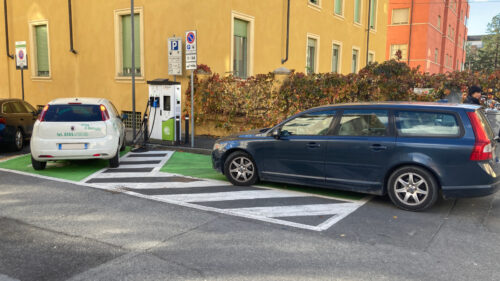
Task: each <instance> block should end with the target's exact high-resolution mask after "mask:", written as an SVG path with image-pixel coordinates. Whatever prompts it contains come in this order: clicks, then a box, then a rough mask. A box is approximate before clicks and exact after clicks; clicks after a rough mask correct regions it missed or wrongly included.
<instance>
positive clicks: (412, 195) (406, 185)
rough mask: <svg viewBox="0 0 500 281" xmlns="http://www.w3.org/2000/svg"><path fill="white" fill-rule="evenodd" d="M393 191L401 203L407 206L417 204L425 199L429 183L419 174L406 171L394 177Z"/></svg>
mask: <svg viewBox="0 0 500 281" xmlns="http://www.w3.org/2000/svg"><path fill="white" fill-rule="evenodd" d="M394 193H395V194H396V198H397V199H398V200H399V201H401V202H402V203H404V204H406V205H409V206H418V205H420V204H422V202H424V201H425V199H427V196H428V195H429V185H428V183H427V181H426V180H425V179H424V177H422V176H421V175H419V174H416V173H411V172H408V173H404V174H402V175H400V176H399V177H398V178H397V179H396V181H395V182H394Z"/></svg>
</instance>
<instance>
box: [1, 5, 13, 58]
mask: <svg viewBox="0 0 500 281" xmlns="http://www.w3.org/2000/svg"><path fill="white" fill-rule="evenodd" d="M3 15H4V19H5V50H6V51H7V56H8V57H9V58H11V59H14V55H11V54H10V50H9V22H8V20H7V0H3Z"/></svg>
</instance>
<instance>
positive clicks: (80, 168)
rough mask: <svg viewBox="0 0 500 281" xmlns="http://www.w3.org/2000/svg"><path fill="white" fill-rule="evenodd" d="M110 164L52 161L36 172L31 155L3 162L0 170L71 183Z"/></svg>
mask: <svg viewBox="0 0 500 281" xmlns="http://www.w3.org/2000/svg"><path fill="white" fill-rule="evenodd" d="M129 151H130V148H129V147H127V149H126V150H125V151H122V152H120V155H121V156H123V155H125V154H126V153H127V152H129ZM108 164H109V162H108V160H102V159H91V160H73V161H66V160H61V161H50V162H48V163H47V168H46V169H45V170H40V171H35V169H33V167H32V166H31V155H30V154H26V155H23V156H20V157H16V158H13V159H10V160H7V161H5V162H1V163H0V168H4V169H8V170H15V171H20V172H25V173H30V174H36V175H42V176H47V177H53V178H58V179H64V180H70V181H81V180H83V179H85V178H86V177H88V176H90V175H92V174H94V173H96V172H97V171H99V170H102V169H103V168H106V167H107V166H108Z"/></svg>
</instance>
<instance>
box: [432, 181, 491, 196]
mask: <svg viewBox="0 0 500 281" xmlns="http://www.w3.org/2000/svg"><path fill="white" fill-rule="evenodd" d="M499 189H500V181H498V182H496V183H493V184H489V185H477V186H443V187H442V191H443V197H444V198H447V199H450V198H466V197H481V196H488V195H491V194H493V193H495V192H497V191H498V190H499Z"/></svg>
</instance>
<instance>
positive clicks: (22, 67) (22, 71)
mask: <svg viewBox="0 0 500 281" xmlns="http://www.w3.org/2000/svg"><path fill="white" fill-rule="evenodd" d="M21 89H22V91H23V100H24V66H21Z"/></svg>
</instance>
